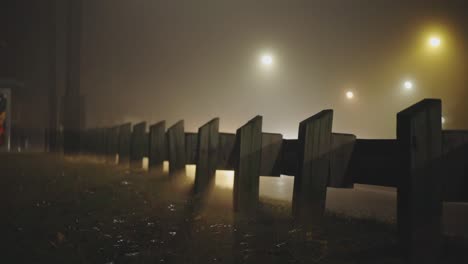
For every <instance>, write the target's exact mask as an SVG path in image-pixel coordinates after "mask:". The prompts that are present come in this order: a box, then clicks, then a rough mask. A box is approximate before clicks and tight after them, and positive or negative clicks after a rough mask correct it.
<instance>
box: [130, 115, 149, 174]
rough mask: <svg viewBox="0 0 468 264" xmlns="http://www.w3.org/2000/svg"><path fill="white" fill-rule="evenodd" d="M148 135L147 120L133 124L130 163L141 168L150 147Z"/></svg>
mask: <svg viewBox="0 0 468 264" xmlns="http://www.w3.org/2000/svg"><path fill="white" fill-rule="evenodd" d="M145 137H146V122H141V123H138V124H135V125H134V126H133V131H132V136H131V145H130V165H132V166H134V167H136V168H141V166H142V161H143V157H144V156H145V152H146V149H147V148H148V145H147V144H146V143H147V140H146V139H145Z"/></svg>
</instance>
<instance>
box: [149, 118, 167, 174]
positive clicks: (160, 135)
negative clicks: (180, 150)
mask: <svg viewBox="0 0 468 264" xmlns="http://www.w3.org/2000/svg"><path fill="white" fill-rule="evenodd" d="M148 145H149V154H148V155H149V169H150V170H156V171H158V172H162V171H163V162H164V160H166V121H161V122H159V123H156V124H154V125H152V126H150V134H149V144H148Z"/></svg>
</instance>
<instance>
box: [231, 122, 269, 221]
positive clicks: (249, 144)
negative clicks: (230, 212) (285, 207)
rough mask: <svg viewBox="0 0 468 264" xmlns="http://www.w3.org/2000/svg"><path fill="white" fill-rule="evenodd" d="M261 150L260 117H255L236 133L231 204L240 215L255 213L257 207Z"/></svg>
mask: <svg viewBox="0 0 468 264" xmlns="http://www.w3.org/2000/svg"><path fill="white" fill-rule="evenodd" d="M261 150H262V117H261V116H256V117H255V118H253V119H252V120H250V121H249V122H248V123H247V124H245V125H244V126H243V127H241V128H239V129H238V130H237V133H236V146H235V153H236V156H237V164H236V169H235V173H234V201H233V202H234V210H235V211H237V212H240V213H242V214H252V213H255V212H256V209H257V206H258V195H259V181H260V161H261Z"/></svg>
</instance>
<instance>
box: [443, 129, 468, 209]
mask: <svg viewBox="0 0 468 264" xmlns="http://www.w3.org/2000/svg"><path fill="white" fill-rule="evenodd" d="M442 140H443V141H442V142H443V144H442V146H443V149H442V151H443V153H444V156H443V161H442V166H443V172H444V184H443V186H442V188H443V190H442V197H443V200H444V201H445V202H468V192H467V190H468V131H463V130H448V131H442Z"/></svg>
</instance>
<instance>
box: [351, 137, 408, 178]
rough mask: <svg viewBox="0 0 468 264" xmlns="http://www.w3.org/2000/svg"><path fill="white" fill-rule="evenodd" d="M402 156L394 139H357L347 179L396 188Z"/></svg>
mask: <svg viewBox="0 0 468 264" xmlns="http://www.w3.org/2000/svg"><path fill="white" fill-rule="evenodd" d="M400 171H401V155H400V153H399V147H398V142H397V141H396V140H394V139H357V140H356V142H355V144H354V149H353V152H352V155H351V160H350V163H349V168H348V170H347V172H346V178H347V179H350V180H351V181H352V182H353V183H360V184H370V185H381V186H388V187H396V186H397V183H398V175H399V174H400Z"/></svg>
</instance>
